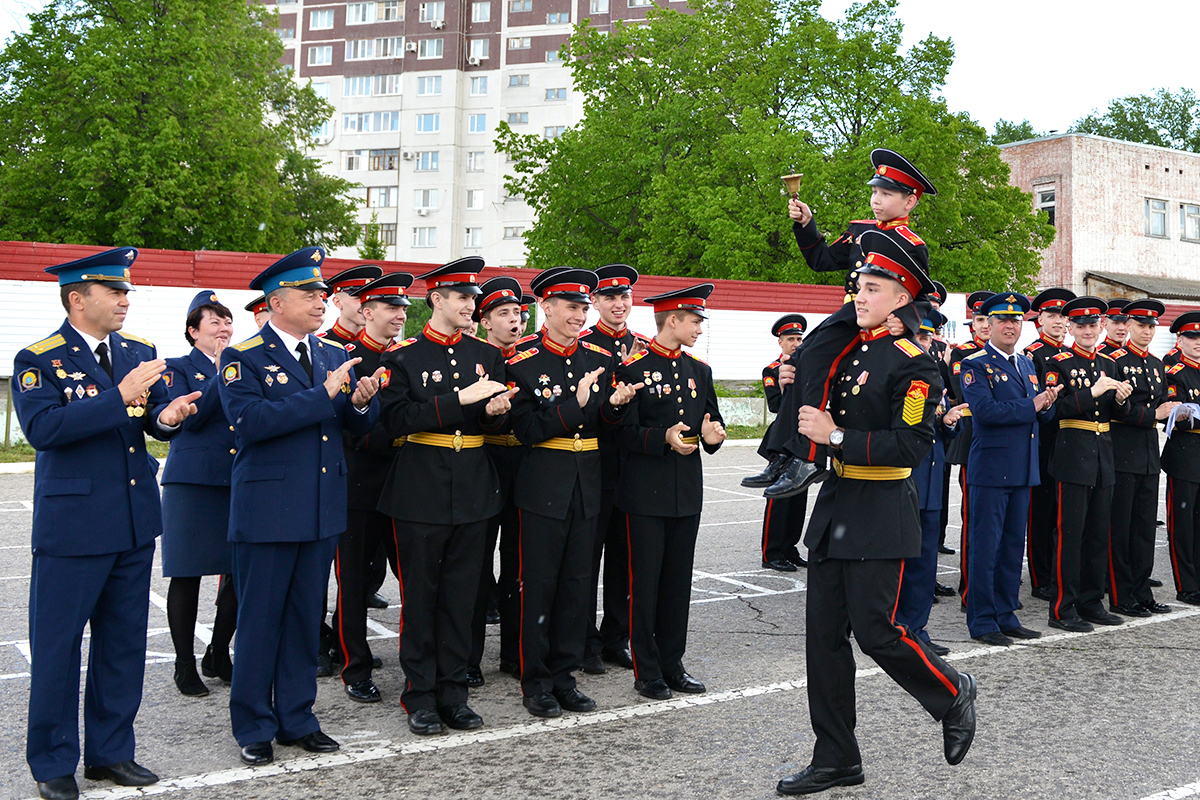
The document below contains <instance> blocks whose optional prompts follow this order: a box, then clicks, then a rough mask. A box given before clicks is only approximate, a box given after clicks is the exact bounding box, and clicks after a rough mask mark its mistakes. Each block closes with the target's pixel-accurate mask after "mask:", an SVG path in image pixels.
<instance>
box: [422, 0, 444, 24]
mask: <svg viewBox="0 0 1200 800" xmlns="http://www.w3.org/2000/svg"><path fill="white" fill-rule="evenodd" d="M420 12H421V13H420V21H421V22H445V20H446V4H445V3H442V2H437V3H421V5H420Z"/></svg>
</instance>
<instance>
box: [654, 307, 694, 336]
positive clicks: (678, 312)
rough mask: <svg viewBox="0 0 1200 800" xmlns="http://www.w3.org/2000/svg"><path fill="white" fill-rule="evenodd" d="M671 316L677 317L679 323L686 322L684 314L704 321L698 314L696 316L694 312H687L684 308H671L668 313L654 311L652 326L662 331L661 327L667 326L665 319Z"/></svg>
mask: <svg viewBox="0 0 1200 800" xmlns="http://www.w3.org/2000/svg"><path fill="white" fill-rule="evenodd" d="M672 314H673V315H675V316H676V317H679V321H680V322H684V321H686V320H687V317H685V316H684V314H691V315H692V316H693V317H699V318H700V319H704V318H703V317H701V316H700V315H699V314H696V313H695V312H692V311H688V310H687V309H686V308H672V309H671V310H670V311H655V312H654V324H655V325H657V326H658V329H659V330H660V331H661V330H662V329H663V326H664V325H666V324H667V317H669V316H671V315H672Z"/></svg>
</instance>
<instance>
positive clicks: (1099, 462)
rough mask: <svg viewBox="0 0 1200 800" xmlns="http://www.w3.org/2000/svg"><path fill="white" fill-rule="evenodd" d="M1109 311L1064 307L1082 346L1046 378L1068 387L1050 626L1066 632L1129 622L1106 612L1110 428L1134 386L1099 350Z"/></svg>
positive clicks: (1058, 445)
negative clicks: (1123, 379) (1102, 318)
mask: <svg viewBox="0 0 1200 800" xmlns="http://www.w3.org/2000/svg"><path fill="white" fill-rule="evenodd" d="M1106 307H1107V305H1106V304H1105V302H1104V301H1103V300H1100V299H1098V298H1095V297H1077V298H1075V299H1074V300H1072V301H1070V302H1069V303H1067V304H1066V305H1065V306H1063V314H1064V315H1065V316H1066V317H1067V319H1068V320H1069V321H1070V328H1071V336H1072V338H1073V339H1074V342H1073V343H1072V344H1071V347H1070V349H1068V350H1064V351H1063V352H1061V353H1059V354H1058V355H1056V356H1054V357H1053V358H1052V359H1050V364H1049V371H1048V372H1047V374H1046V385H1047V386H1062V387H1063V388H1062V394H1060V395H1059V398H1058V403H1057V406H1056V411H1057V416H1058V437H1057V439H1056V440H1055V442H1054V453H1053V454H1052V455H1051V457H1050V475H1051V476H1052V477H1053V478H1054V481H1055V487H1054V488H1055V492H1056V493H1057V499H1058V509H1057V512H1056V514H1055V520H1056V527H1057V539H1056V542H1055V549H1054V575H1055V576H1056V578H1057V579H1058V580H1057V581H1056V583H1057V585H1056V587H1055V593H1054V597H1053V599H1051V601H1050V627H1052V628H1060V629H1062V630H1065V631H1090V630H1092V624H1096V625H1120V624H1121V622H1122V620H1121V618H1120V617H1118V616H1116V615H1114V614H1110V613H1109V612H1108V611H1106V610H1105V609H1104V605H1103V599H1104V564H1105V560H1106V559H1107V558H1108V526H1109V522H1110V514H1111V512H1112V493H1113V488H1112V487H1113V481H1114V473H1113V445H1112V434H1111V433H1110V431H1109V428H1110V424H1111V420H1112V416H1113V412H1114V406H1116V407H1117V408H1116V409H1115V410H1116V411H1117V413H1122V411H1123V409H1124V408H1125V406H1126V403H1127V400H1128V397H1129V395H1130V393H1131V392H1132V391H1133V387H1132V386H1130V385H1129V383H1128V382H1119V381H1117V380H1116V379H1114V378H1113V375H1114V374H1115V373H1116V363H1115V362H1114V361H1113V360H1112V359H1111V358H1109V357H1108V356H1106V355H1104V354H1103V353H1099V352H1097V351H1096V340H1097V339H1099V338H1100V316H1101V315H1102V314H1103V313H1104V309H1105V308H1106Z"/></svg>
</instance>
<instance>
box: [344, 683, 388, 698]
mask: <svg viewBox="0 0 1200 800" xmlns="http://www.w3.org/2000/svg"><path fill="white" fill-rule="evenodd" d="M346 696H347V697H349V698H350V699H351V700H353V701H354V702H356V703H378V702H379V701H380V700H382V699H383V698H382V697H380V695H379V689H378V688H377V687H376V686H375V681H373V680H371V679H370V678H365V679H363V680H361V681H359V682H357V683H348V684H346Z"/></svg>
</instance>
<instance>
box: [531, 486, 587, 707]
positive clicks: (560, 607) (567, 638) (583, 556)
mask: <svg viewBox="0 0 1200 800" xmlns="http://www.w3.org/2000/svg"><path fill="white" fill-rule="evenodd" d="M583 513H584V512H583V494H582V492H581V491H580V489H579V484H578V482H576V485H575V489H574V494H573V496H572V497H571V504H570V506H569V507H568V508H567V517H566V519H554V518H553V517H543V516H542V515H541V514H534V513H533V512H531V511H526V510H525V509H521V510H520V511H519V515H520V521H521V522H520V526H521V527H520V531H521V532H520V537H521V538H520V563H521V572H520V580H519V582H520V586H521V691H522V693H523V694H524V696H525V697H536V696H537V695H539V694H544V693H546V692H549V691H555V692H566V691H570V690H571V689H574V688H575V676H574V675H572V674H571V673H572V672H573V671H574V670H577V669H579V668H580V665H581V664H582V663H583V642H584V638H585V636H586V627H585V622H586V619H587V612H588V610H589V609H588V607H587V602H588V576H589V575H590V574H591V572H590V571H591V566H592V542H593V540H594V539H595V538H596V517H594V516H593V517H585V516H584V515H583Z"/></svg>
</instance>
